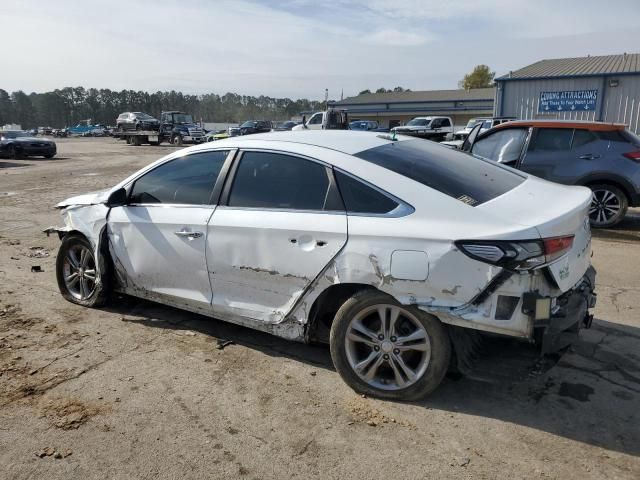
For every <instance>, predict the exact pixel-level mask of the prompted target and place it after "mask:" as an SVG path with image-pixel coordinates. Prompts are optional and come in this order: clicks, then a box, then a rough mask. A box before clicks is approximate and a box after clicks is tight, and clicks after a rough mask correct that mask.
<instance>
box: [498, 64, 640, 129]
mask: <svg viewBox="0 0 640 480" xmlns="http://www.w3.org/2000/svg"><path fill="white" fill-rule="evenodd" d="M611 80H615V81H617V82H618V86H615V87H612V86H609V82H610V81H611ZM498 88H499V89H502V92H501V91H498V92H497V95H496V97H497V98H496V100H497V102H496V106H495V114H496V115H505V116H515V117H518V118H519V119H523V120H530V119H560V120H601V121H604V122H614V123H624V124H626V125H627V126H628V127H629V130H631V131H633V132H635V133H638V131H639V129H640V74H639V75H621V76H607V77H582V78H580V77H576V78H564V79H546V80H511V81H509V80H507V81H502V82H499V87H498ZM591 89H597V90H598V102H597V105H596V109H595V110H592V111H577V110H576V111H570V112H555V113H553V112H550V113H546V112H545V113H540V112H538V104H539V102H540V92H554V91H563V90H591Z"/></svg>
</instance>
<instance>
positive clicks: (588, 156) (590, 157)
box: [578, 153, 600, 160]
mask: <svg viewBox="0 0 640 480" xmlns="http://www.w3.org/2000/svg"><path fill="white" fill-rule="evenodd" d="M578 158H579V159H580V160H595V159H596V158H600V155H594V154H593V153H587V154H586V155H580V156H579V157H578Z"/></svg>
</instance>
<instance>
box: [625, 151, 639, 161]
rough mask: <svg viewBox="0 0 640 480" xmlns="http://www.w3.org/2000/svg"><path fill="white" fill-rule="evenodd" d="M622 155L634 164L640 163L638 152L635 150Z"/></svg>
mask: <svg viewBox="0 0 640 480" xmlns="http://www.w3.org/2000/svg"><path fill="white" fill-rule="evenodd" d="M622 155H623V156H625V157H627V158H628V159H629V160H633V161H635V162H640V150H635V151H633V152H627V153H623V154H622Z"/></svg>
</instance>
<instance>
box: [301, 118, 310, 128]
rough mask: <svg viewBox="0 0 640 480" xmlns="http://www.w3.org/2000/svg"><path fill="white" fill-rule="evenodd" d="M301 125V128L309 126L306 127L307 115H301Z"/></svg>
mask: <svg viewBox="0 0 640 480" xmlns="http://www.w3.org/2000/svg"><path fill="white" fill-rule="evenodd" d="M302 126H303V128H309V127H307V116H306V115H303V116H302Z"/></svg>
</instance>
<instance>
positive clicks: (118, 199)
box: [105, 188, 129, 208]
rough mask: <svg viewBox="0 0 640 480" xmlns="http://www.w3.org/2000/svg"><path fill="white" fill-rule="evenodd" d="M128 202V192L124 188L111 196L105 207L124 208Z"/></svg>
mask: <svg viewBox="0 0 640 480" xmlns="http://www.w3.org/2000/svg"><path fill="white" fill-rule="evenodd" d="M128 200H129V199H128V195H127V191H126V190H125V189H124V188H119V189H118V190H115V191H113V192H111V193H110V194H109V198H107V201H106V202H105V205H106V206H107V207H109V208H113V207H122V206H124V205H126V204H127V201H128Z"/></svg>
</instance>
